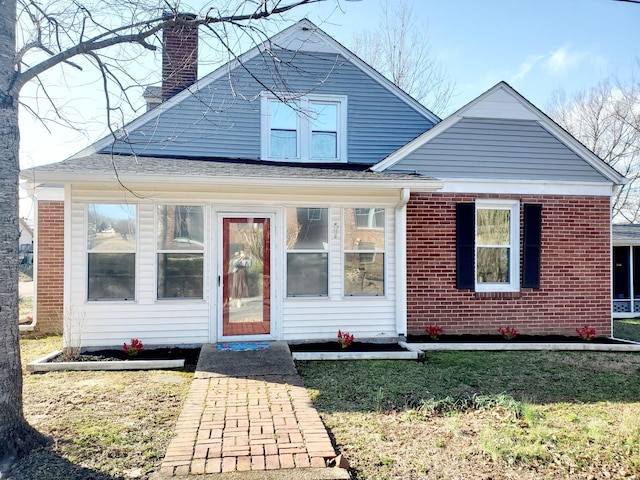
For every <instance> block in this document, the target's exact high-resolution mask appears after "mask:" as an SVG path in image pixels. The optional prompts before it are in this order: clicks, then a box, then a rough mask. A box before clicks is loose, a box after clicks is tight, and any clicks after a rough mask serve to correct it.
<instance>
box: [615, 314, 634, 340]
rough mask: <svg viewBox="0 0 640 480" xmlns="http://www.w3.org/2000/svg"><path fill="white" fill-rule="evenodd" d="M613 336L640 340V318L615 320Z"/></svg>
mask: <svg viewBox="0 0 640 480" xmlns="http://www.w3.org/2000/svg"><path fill="white" fill-rule="evenodd" d="M613 336H614V337H616V338H624V339H626V340H633V341H634V342H640V318H625V319H620V320H614V321H613Z"/></svg>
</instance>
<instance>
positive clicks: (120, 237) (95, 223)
mask: <svg viewBox="0 0 640 480" xmlns="http://www.w3.org/2000/svg"><path fill="white" fill-rule="evenodd" d="M136 232H137V208H136V205H130V204H89V205H87V278H88V281H87V299H88V300H135V294H136V251H137V241H136Z"/></svg>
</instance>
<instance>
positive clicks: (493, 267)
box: [476, 208, 511, 283]
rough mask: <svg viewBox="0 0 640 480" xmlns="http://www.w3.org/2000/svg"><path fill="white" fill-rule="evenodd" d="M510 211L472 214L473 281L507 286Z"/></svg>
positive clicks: (487, 210)
mask: <svg viewBox="0 0 640 480" xmlns="http://www.w3.org/2000/svg"><path fill="white" fill-rule="evenodd" d="M510 215H511V211H510V210H498V209H482V208H479V209H477V211H476V282H477V283H509V282H510V281H511V279H510V272H509V270H510V268H509V267H510V265H509V258H510V250H511V238H510V234H511V222H510Z"/></svg>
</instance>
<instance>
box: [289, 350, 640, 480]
mask: <svg viewBox="0 0 640 480" xmlns="http://www.w3.org/2000/svg"><path fill="white" fill-rule="evenodd" d="M298 370H299V371H300V373H301V375H302V376H303V379H304V382H305V386H307V388H308V389H309V390H310V393H311V396H312V399H313V401H314V403H315V405H316V407H317V408H318V410H319V412H320V415H321V417H322V419H323V421H324V422H325V425H326V426H327V427H328V428H329V429H330V430H331V433H332V434H333V436H334V438H335V441H336V443H337V446H338V448H339V449H340V451H341V452H342V453H344V454H345V456H346V457H347V459H348V460H349V461H350V462H351V466H352V468H353V475H354V477H355V478H357V479H423V478H428V479H432V478H433V479H437V478H443V479H444V478H455V479H478V478H483V479H488V478H491V479H493V480H497V479H567V478H583V479H591V478H593V479H601V478H602V479H604V478H629V479H631V478H635V479H638V478H640V476H639V475H638V472H640V422H638V420H637V419H638V418H640V354H620V353H582V352H580V353H578V352H570V353H569V352H493V353H489V352H449V353H445V352H443V353H428V354H427V356H426V361H425V363H423V364H420V363H415V362H389V361H359V362H358V361H354V362H300V363H298Z"/></svg>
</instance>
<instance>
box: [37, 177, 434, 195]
mask: <svg viewBox="0 0 640 480" xmlns="http://www.w3.org/2000/svg"><path fill="white" fill-rule="evenodd" d="M40 176H41V177H43V175H42V174H41V175H40ZM390 177H391V178H390V179H389V180H387V179H379V180H373V179H329V178H327V179H324V178H278V177H273V178H271V177H211V176H206V175H201V176H181V177H177V176H175V175H174V176H169V175H131V174H126V173H125V174H120V175H119V176H118V179H116V177H115V176H114V175H113V174H104V173H102V174H86V173H76V174H74V173H66V174H59V173H52V174H48V175H47V180H48V181H54V179H55V181H58V182H64V183H66V184H76V183H77V184H80V183H81V184H87V185H88V184H116V183H117V181H118V180H119V181H120V182H122V183H123V184H125V185H127V184H130V185H139V186H147V185H150V186H163V185H170V186H173V187H176V188H179V187H180V186H184V187H189V186H195V185H205V186H208V187H211V188H213V187H215V186H238V187H241V186H243V187H277V188H290V187H291V188H295V187H306V188H319V189H340V190H344V189H362V190H397V189H401V188H410V189H411V191H420V192H435V191H438V190H440V189H441V188H442V182H441V181H440V180H435V179H425V180H410V181H406V180H397V179H393V177H392V176H391V175H390Z"/></svg>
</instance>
